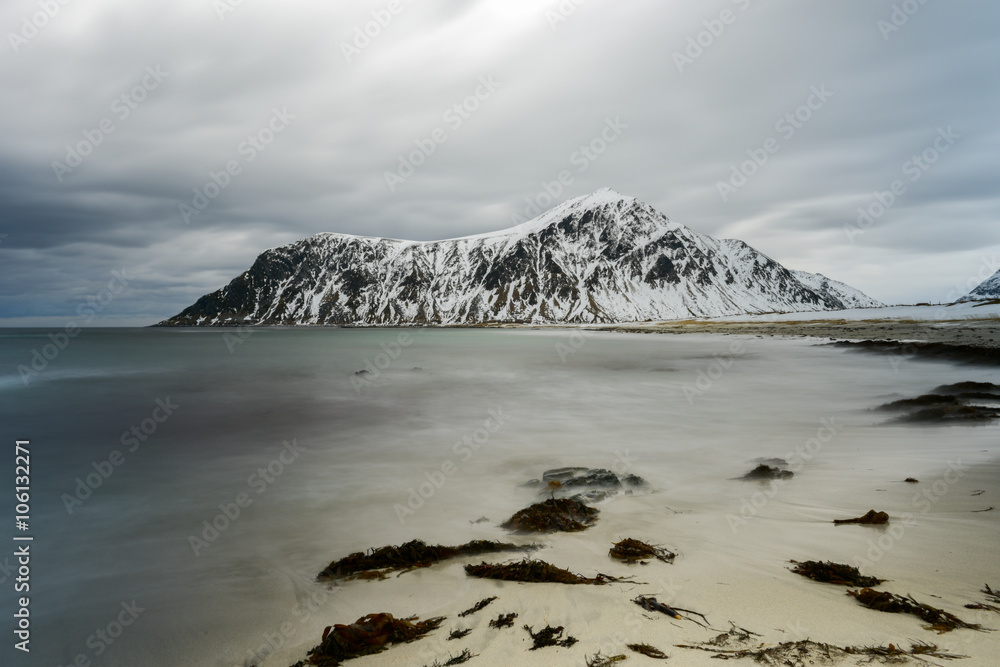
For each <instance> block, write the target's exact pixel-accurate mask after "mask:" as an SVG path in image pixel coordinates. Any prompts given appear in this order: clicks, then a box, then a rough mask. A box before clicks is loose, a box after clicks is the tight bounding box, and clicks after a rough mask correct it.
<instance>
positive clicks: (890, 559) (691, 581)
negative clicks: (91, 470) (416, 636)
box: [265, 451, 1000, 667]
mask: <svg viewBox="0 0 1000 667" xmlns="http://www.w3.org/2000/svg"><path fill="white" fill-rule="evenodd" d="M994 453H995V451H994ZM848 454H849V453H848V452H842V453H840V454H838V455H836V456H835V457H834V458H835V461H834V462H832V463H829V464H828V466H826V467H825V468H824V469H823V470H822V471H816V470H813V471H810V469H809V468H808V467H807V468H805V469H803V471H802V472H801V473H800V475H799V476H797V478H796V479H793V480H791V481H789V482H788V483H787V484H786V485H784V486H782V487H781V488H780V490H779V491H778V492H777V494H775V497H774V498H772V499H769V501H768V502H767V504H766V505H764V506H762V508H761V509H760V510H758V515H757V516H756V517H750V518H748V520H747V522H746V523H745V524H736V530H735V531H734V530H733V529H732V525H733V524H732V519H731V518H730V519H727V516H730V517H731V516H734V515H739V511H740V504H741V503H740V501H741V499H742V498H748V499H751V498H752V497H753V494H754V493H755V492H756V491H761V490H762V489H764V488H766V487H764V486H761V485H759V484H758V483H747V482H739V481H732V482H731V484H729V485H728V486H726V487H722V489H721V490H720V488H719V487H718V485H708V484H700V483H697V482H695V483H692V484H690V485H687V486H682V487H680V488H676V489H673V490H671V491H670V492H666V491H664V492H657V493H653V494H649V495H643V496H633V497H619V498H616V499H612V500H609V501H607V502H605V503H602V504H601V505H600V508H601V516H600V520H599V522H598V523H597V525H596V526H594V527H593V528H591V529H589V530H587V531H585V532H583V533H577V534H557V535H552V536H545V537H542V538H541V541H543V542H544V543H545V544H547V545H548V548H546V549H545V550H543V551H541V552H538V553H537V554H536V555H535V557H536V558H540V559H543V560H546V561H548V562H551V563H553V564H557V565H559V566H562V567H567V568H569V569H571V570H573V571H576V572H579V573H582V574H585V575H588V576H591V575H593V574H594V573H596V572H604V573H607V574H613V575H616V576H623V575H633V576H635V578H636V579H637V580H638V581H643V582H646V583H643V584H638V583H637V584H634V585H630V584H610V585H607V586H581V585H577V586H569V585H562V584H528V583H508V582H492V581H485V580H474V579H470V578H467V577H466V576H465V575H464V572H463V569H462V565H463V564H464V563H466V562H479V560H482V559H478V558H470V559H458V560H456V561H451V562H448V563H445V564H441V565H438V566H435V567H432V568H430V569H427V570H423V571H420V572H416V573H409V574H405V575H403V576H401V577H399V578H393V579H391V580H389V581H383V582H349V583H347V584H345V585H343V587H342V588H341V589H340V590H339V591H338V592H337V593H336V596H335V602H332V603H330V604H329V605H328V607H327V609H326V613H324V614H322V615H321V616H322V617H323V619H324V620H323V621H322V622H320V621H319V620H318V619H317V620H316V622H313V623H309V624H306V625H303V626H302V632H300V633H299V636H300V638H301V639H302V640H303V641H302V642H301V643H299V644H297V645H296V646H294V647H291V649H290V650H287V651H282V652H281V653H280V655H276V656H274V657H273V658H272V659H271V660H270V661H269V662H267V663H265V664H267V665H272V664H273V665H287V664H291V663H292V662H294V661H295V660H297V659H300V658H302V657H303V656H304V653H305V650H306V649H307V648H308V647H309V646H311V645H313V644H315V643H317V640H318V639H319V636H320V635H321V633H322V630H323V626H324V625H326V624H327V623H332V622H342V623H349V622H351V621H353V620H355V619H356V618H357V617H360V616H362V615H364V614H366V613H369V612H374V611H382V610H385V611H390V610H391V611H392V612H394V613H396V614H397V615H406V614H414V615H419V616H420V617H421V618H427V617H431V616H438V615H444V616H448V620H447V621H446V622H445V624H444V625H443V626H442V628H441V629H440V630H438V631H436V632H435V633H433V634H432V635H430V636H428V637H426V638H424V639H422V640H420V641H417V642H414V643H412V644H407V645H402V646H397V647H393V648H391V649H390V650H388V651H386V652H383V653H381V654H379V655H376V656H369V657H365V658H360V659H357V660H355V661H352V662H351V664H355V665H359V666H364V665H386V666H390V665H392V666H395V665H400V666H403V665H430V664H432V663H433V661H434V660H435V659H437V660H439V661H440V662H442V663H443V662H445V661H446V660H447V659H448V658H449V656H451V655H457V654H458V653H459V652H460V651H461V650H462V649H464V648H469V649H470V650H472V652H474V653H478V654H479V656H478V657H477V658H475V659H474V660H473V661H470V662H469V663H468V664H473V665H483V666H486V667H493V666H497V667H499V666H501V665H511V664H518V665H525V666H527V665H539V666H542V665H583V664H584V662H585V656H589V655H593V654H594V653H596V652H597V651H598V650H600V651H602V652H603V653H604V654H605V655H614V654H618V653H625V654H630V652H629V651H628V650H627V649H626V648H625V644H627V643H641V642H645V643H649V644H652V645H653V646H656V647H658V648H660V649H661V650H663V651H665V652H666V653H667V654H668V655H670V656H671V662H670V663H668V664H682V665H694V666H696V665H717V664H718V661H716V660H713V659H712V658H711V655H712V654H710V653H703V652H700V651H694V650H689V649H682V648H677V647H675V646H674V645H675V644H691V643H697V642H701V641H705V640H708V639H710V638H711V637H713V636H715V635H716V634H718V633H719V632H722V631H725V630H727V629H728V628H729V622H730V621H731V622H733V623H735V624H736V625H738V626H740V627H743V628H746V629H748V630H751V631H754V632H757V633H759V634H760V635H762V636H761V637H760V641H761V642H764V643H766V644H773V643H778V642H787V641H797V640H800V639H806V638H811V639H813V640H815V641H820V642H828V643H831V644H835V645H840V646H848V645H851V646H858V645H872V644H888V643H894V644H897V645H901V644H902V645H906V646H908V645H909V643H910V642H912V641H913V640H923V641H928V642H934V643H937V644H939V645H940V646H941V647H942V649H945V650H948V651H950V652H955V653H961V654H966V655H969V656H971V657H970V658H969V659H967V660H963V661H961V663H959V664H962V665H970V666H972V665H975V666H978V665H982V666H984V667H985V666H987V665H995V664H997V663H996V661H995V655H996V651H997V649H998V648H1000V643H998V635H995V634H989V633H979V632H973V631H970V630H956V631H953V632H951V633H948V634H945V635H943V636H938V635H936V634H934V633H933V632H930V631H928V630H924V629H922V627H921V626H922V622H921V621H920V620H919V619H917V618H916V617H913V616H909V615H893V614H884V613H879V612H875V611H870V610H867V609H865V608H863V607H861V606H860V605H858V604H857V603H856V602H855V601H854V600H853V599H851V598H849V597H848V596H846V595H845V594H844V591H845V590H846V589H844V588H842V587H839V586H833V585H828V584H820V583H816V582H813V581H810V580H808V579H806V578H804V577H800V576H798V575H795V574H793V573H791V572H789V571H788V569H787V568H788V563H787V561H788V560H789V559H797V560H809V559H822V560H833V561H836V562H843V563H849V564H856V563H858V562H859V559H869V558H870V559H872V560H873V562H872V564H871V566H870V567H863V568H862V571H864V572H865V573H867V574H874V575H876V576H879V577H881V578H885V579H888V580H889V581H888V582H887V583H885V584H883V585H882V586H881V587H880V590H888V591H892V592H895V593H899V594H912V595H913V596H914V597H915V598H916V599H917V600H919V601H922V602H927V603H929V604H931V605H933V606H936V607H941V608H944V609H945V610H947V611H950V612H952V613H954V614H956V615H958V616H959V617H960V618H962V619H963V620H966V621H968V622H979V623H983V624H985V625H987V626H989V627H1000V615H998V614H991V613H989V612H977V611H974V610H968V609H964V608H963V605H964V604H966V603H968V602H976V601H979V602H982V601H985V600H984V599H983V596H982V595H981V594H980V593H979V592H978V591H979V588H981V587H982V584H983V583H984V582H990V583H991V584H992V585H994V586H996V582H998V581H1000V576H998V575H1000V564H998V561H997V558H996V554H997V545H1000V509H998V510H996V511H992V512H983V513H973V512H971V510H974V509H984V508H986V507H989V506H991V505H995V506H1000V497H998V490H1000V464H998V463H996V462H992V463H976V464H972V465H969V464H970V463H971V461H972V460H982V459H985V458H988V457H987V455H986V454H984V453H978V454H977V453H975V452H967V453H966V454H965V455H966V456H968V457H970V460H966V459H964V457H963V463H962V464H961V467H960V468H959V471H960V472H961V476H960V477H959V476H958V475H957V473H954V472H950V473H949V472H948V471H947V469H944V470H942V469H937V468H935V467H933V466H930V467H928V466H926V465H922V462H921V460H920V459H919V458H915V459H913V460H912V461H911V462H909V463H902V462H900V461H899V460H898V459H893V458H890V457H873V458H871V459H868V460H866V461H864V462H863V464H862V465H860V466H859V465H857V464H856V463H855V462H854V459H853V458H852V457H851V456H849V455H848ZM722 467H726V466H722ZM946 473H948V475H947V477H948V479H950V480H952V481H953V482H954V483H948V482H946V481H945V474H946ZM909 475H915V476H917V477H918V478H919V479H920V480H921V482H920V483H919V484H916V485H913V484H906V483H903V482H901V481H900V480H901V479H902V478H903V477H905V476H909ZM935 484H937V486H936V487H935ZM979 489H982V490H985V491H986V492H985V493H984V494H981V495H977V496H972V495H971V494H972V493H973V492H974V491H976V490H979ZM941 490H943V491H944V492H943V494H942V495H941V496H940V498H939V499H937V493H936V492H937V491H941ZM922 491H927V492H928V493H929V494H931V497H934V498H935V499H937V500H936V502H935V503H934V504H933V505H929V506H926V511H922V510H924V509H925V504H924V503H923V502H921V501H918V500H915V498H916V497H917V496H918V494H919V493H920V492H922ZM758 498H759V496H758ZM869 507H874V508H876V509H885V510H887V511H889V512H890V515H891V516H892V523H891V526H890V528H889V529H887V528H884V527H871V526H834V525H833V524H832V523H831V521H832V519H833V518H848V517H850V516H856V515H858V514H861V513H863V512H864V511H865V510H867V509H868V508H869ZM668 508H669V509H668ZM908 517H909V518H908ZM468 533H469V537H470V539H471V538H476V537H490V538H506V537H507V536H505V535H504V534H503V532H502V531H499V530H498V529H496V528H493V527H490V526H481V525H480V526H470V529H469V531H468ZM623 537H634V538H637V539H642V540H645V541H648V542H651V543H658V544H662V545H664V546H667V547H668V548H670V549H672V550H676V551H677V552H679V557H678V558H677V560H676V562H675V563H674V564H672V565H667V564H663V563H660V562H657V561H654V562H652V563H650V564H649V565H646V566H626V565H623V564H619V563H617V562H614V561H612V560H611V559H610V558H609V557H608V556H607V549H608V548H609V547H610V545H611V543H612V542H614V541H617V540H619V539H621V538H623ZM879 544H881V545H882V546H881V547H880V546H879ZM883 547H885V548H883ZM485 560H487V561H489V562H499V561H502V560H505V558H504V557H503V556H497V557H486V558H485ZM639 594H652V595H656V596H657V598H658V599H659V600H660V601H663V602H666V603H670V604H674V605H676V606H679V607H683V608H686V609H690V610H694V611H698V612H700V613H702V614H704V615H705V616H707V617H708V619H709V620H710V621H711V624H712V628H714V629H712V630H709V629H704V628H701V627H698V626H697V625H695V624H694V623H692V622H689V621H676V620H672V619H668V618H667V617H665V616H659V615H654V614H650V613H648V612H643V611H642V610H641V609H640V608H639V607H638V606H636V605H634V604H633V603H632V602H631V601H630V600H631V599H632V598H633V597H635V596H636V595H639ZM490 595H497V596H499V600H497V601H495V602H494V603H493V604H492V605H490V606H489V607H487V608H486V609H484V610H482V611H480V612H478V613H477V614H475V615H472V616H470V617H467V618H457V613H458V612H460V611H462V610H464V609H466V608H468V607H471V606H472V605H473V604H474V603H475V602H477V601H478V600H480V599H482V598H484V597H488V596H490ZM511 611H514V612H517V613H518V615H519V616H518V618H517V620H516V622H515V627H514V628H511V629H504V630H495V629H492V628H489V627H488V621H489V620H490V619H492V618H495V617H496V616H497V615H498V614H500V613H508V612H511ZM327 614H329V615H327ZM654 616H656V617H655V618H654ZM525 623H527V624H528V625H532V626H534V627H535V629H536V630H537V629H540V628H541V627H544V626H545V624H546V623H548V624H550V625H553V626H556V625H562V626H564V627H565V628H566V630H567V632H568V633H569V634H572V635H573V636H575V637H577V638H578V639H579V640H580V642H579V643H578V644H577V645H575V646H573V647H571V648H545V649H540V650H538V651H528V650H527V648H528V646H530V643H529V638H528V635H527V633H526V632H525V631H524V630H523V629H522V627H521V626H522V625H524V624H525ZM457 628H472V630H473V631H472V633H471V634H470V635H469V636H467V637H465V638H464V639H461V640H457V641H447V640H446V637H447V634H448V632H449V631H451V630H453V629H457ZM307 637H308V638H309V639H306V638H307ZM646 662H650V660H649V659H648V658H645V657H643V656H639V655H636V654H630V663H629V664H644V663H646ZM937 662H940V661H937ZM650 664H652V663H651V662H650ZM843 664H854V661H853V660H851V661H848V662H845V663H843Z"/></svg>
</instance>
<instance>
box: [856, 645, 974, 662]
mask: <svg viewBox="0 0 1000 667" xmlns="http://www.w3.org/2000/svg"><path fill="white" fill-rule="evenodd" d="M844 653H847V654H850V655H868V656H872V657H873V658H889V660H888V661H887V662H896V660H894V658H896V659H898V658H904V657H909V658H916V659H917V660H920V661H921V662H926V661H925V660H921V658H920V657H919V656H922V655H926V656H927V657H930V658H939V659H941V660H958V659H960V658H968V657H969V656H967V655H958V654H956V653H945V652H944V651H942V650H941V649H939V648H938V646H937V644H929V643H927V642H917V643H916V644H911V645H910V650H909V651H906V650H903V649H902V648H900V647H898V646H896V645H895V644H889V645H888V646H847V647H845V648H844Z"/></svg>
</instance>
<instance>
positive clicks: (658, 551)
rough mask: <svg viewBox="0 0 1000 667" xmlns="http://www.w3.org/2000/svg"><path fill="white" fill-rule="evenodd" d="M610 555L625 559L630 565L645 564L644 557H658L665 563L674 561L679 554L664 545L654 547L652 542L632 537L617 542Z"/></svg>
mask: <svg viewBox="0 0 1000 667" xmlns="http://www.w3.org/2000/svg"><path fill="white" fill-rule="evenodd" d="M608 555H609V556H611V557H612V558H617V559H618V560H623V561H625V562H626V563H628V564H629V565H631V564H633V563H640V564H641V565H645V564H646V561H645V560H644V559H649V558H656V559H657V560H662V561H663V562H664V563H673V562H674V558H676V557H677V554H675V553H671V552H670V551H667V550H666V549H663V548H662V547H654V546H652V545H651V544H646V543H645V542H640V541H639V540H634V539H632V538H631V537H628V538H625V539H624V540H622V541H621V542H615V544H614V546H612V547H611V550H610V551H609V552H608Z"/></svg>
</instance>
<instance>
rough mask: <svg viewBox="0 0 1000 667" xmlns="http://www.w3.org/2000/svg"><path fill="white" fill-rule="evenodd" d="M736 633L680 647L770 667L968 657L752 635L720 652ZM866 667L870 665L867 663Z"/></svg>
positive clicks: (918, 647)
mask: <svg viewBox="0 0 1000 667" xmlns="http://www.w3.org/2000/svg"><path fill="white" fill-rule="evenodd" d="M732 633H733V630H730V631H729V632H728V633H723V634H722V635H719V636H718V637H716V638H715V639H711V640H709V641H707V642H702V643H701V644H695V645H689V644H677V646H678V647H679V648H688V649H697V650H699V651H707V652H709V653H714V654H715V655H713V656H712V657H713V658H719V659H722V660H732V659H740V658H750V659H752V660H754V661H755V662H759V663H765V664H768V665H803V664H810V665H811V664H817V663H818V662H821V663H822V664H829V662H832V661H840V660H841V659H844V658H846V657H847V656H852V655H853V656H861V655H864V656H868V657H869V658H870V659H869V660H868V661H867V662H872V661H874V660H878V661H879V662H882V663H885V664H896V663H899V662H901V661H905V660H904V659H905V658H914V659H916V660H919V661H921V662H927V661H926V660H924V659H923V658H922V657H921V656H926V657H930V658H940V659H942V660H955V659H958V658H966V657H968V656H964V655H957V654H953V653H945V652H943V651H941V650H940V649H939V648H938V647H937V645H935V644H927V643H924V642H918V643H916V644H913V645H912V646H911V648H910V650H909V651H906V650H903V649H902V648H899V647H897V646H895V645H894V644H889V645H888V646H847V647H840V646H834V645H833V644H825V643H821V642H814V641H812V640H810V639H805V640H802V641H797V642H782V643H780V644H772V645H769V646H767V645H764V644H760V643H759V642H750V641H749V635H747V636H746V637H745V639H744V638H742V637H737V641H736V643H737V644H740V643H742V644H753V645H752V646H750V645H745V646H742V647H740V648H720V646H723V645H726V644H728V643H732V642H731V641H730V639H731V638H730V637H729V635H731V634H732ZM866 664H867V663H866Z"/></svg>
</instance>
